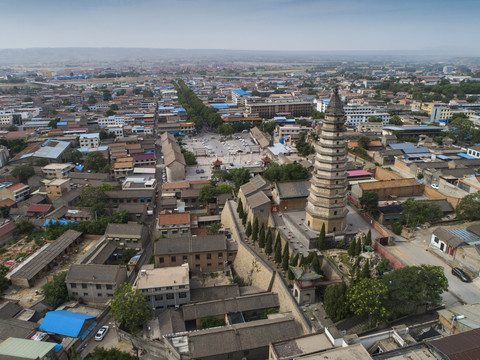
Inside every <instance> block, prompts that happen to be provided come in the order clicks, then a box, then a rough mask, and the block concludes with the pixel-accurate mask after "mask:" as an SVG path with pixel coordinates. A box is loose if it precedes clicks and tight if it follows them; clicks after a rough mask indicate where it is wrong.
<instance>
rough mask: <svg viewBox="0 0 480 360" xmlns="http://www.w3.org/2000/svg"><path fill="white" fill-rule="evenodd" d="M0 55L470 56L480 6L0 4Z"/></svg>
mask: <svg viewBox="0 0 480 360" xmlns="http://www.w3.org/2000/svg"><path fill="white" fill-rule="evenodd" d="M0 13H1V14H2V22H1V29H2V33H3V34H2V35H1V36H0V48H28V47H151V48H182V49H243V50H319V51H352V50H353V51H355V50H441V49H452V48H453V49H458V50H462V51H464V52H467V53H468V52H471V53H472V54H475V53H476V54H478V53H479V52H480V50H479V48H480V46H479V45H478V38H479V35H480V26H479V24H478V21H479V14H480V1H479V0H456V1H445V0H415V1H413V0H356V1H353V0H330V1H324V0H243V1H234V0H168V1H165V0H95V1H94V0H76V1H73V0H0Z"/></svg>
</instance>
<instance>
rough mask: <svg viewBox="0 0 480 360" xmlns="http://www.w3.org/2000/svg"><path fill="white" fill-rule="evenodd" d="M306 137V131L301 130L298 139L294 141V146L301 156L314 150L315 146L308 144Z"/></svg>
mask: <svg viewBox="0 0 480 360" xmlns="http://www.w3.org/2000/svg"><path fill="white" fill-rule="evenodd" d="M306 137H307V132H306V131H302V132H301V133H300V135H299V138H298V140H297V141H296V143H295V147H296V148H297V150H298V152H299V153H300V155H302V156H308V155H310V154H313V153H314V152H315V148H314V147H313V146H312V145H310V144H309V143H308V142H307V141H306V140H305V139H306Z"/></svg>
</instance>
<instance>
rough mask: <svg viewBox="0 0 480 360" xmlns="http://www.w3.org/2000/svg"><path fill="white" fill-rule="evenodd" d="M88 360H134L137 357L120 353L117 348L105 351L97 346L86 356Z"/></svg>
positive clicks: (123, 352)
mask: <svg viewBox="0 0 480 360" xmlns="http://www.w3.org/2000/svg"><path fill="white" fill-rule="evenodd" d="M72 349H73V348H72ZM79 359H80V357H79ZM88 359H89V360H136V359H137V357H136V356H134V355H132V354H129V353H128V352H125V351H121V350H119V349H117V348H110V349H105V348H103V347H99V346H97V347H95V348H94V349H93V352H92V353H91V354H90V355H89V356H88Z"/></svg>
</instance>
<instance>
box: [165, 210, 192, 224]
mask: <svg viewBox="0 0 480 360" xmlns="http://www.w3.org/2000/svg"><path fill="white" fill-rule="evenodd" d="M185 224H187V225H190V213H189V212H185V213H173V214H171V213H167V214H165V213H161V214H159V215H158V225H159V226H165V225H185Z"/></svg>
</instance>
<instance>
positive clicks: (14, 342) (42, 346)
mask: <svg viewBox="0 0 480 360" xmlns="http://www.w3.org/2000/svg"><path fill="white" fill-rule="evenodd" d="M55 345H56V344H55V343H51V342H45V341H35V340H28V339H17V338H8V339H7V340H5V341H4V342H3V343H1V344H0V355H6V356H17V357H19V358H26V359H39V358H43V357H44V356H45V355H46V354H48V353H49V352H50V351H52V349H53V348H55Z"/></svg>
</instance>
